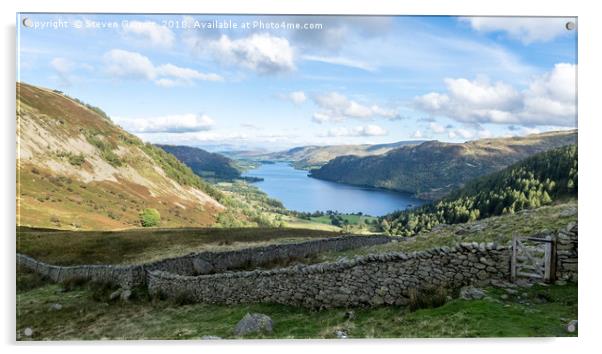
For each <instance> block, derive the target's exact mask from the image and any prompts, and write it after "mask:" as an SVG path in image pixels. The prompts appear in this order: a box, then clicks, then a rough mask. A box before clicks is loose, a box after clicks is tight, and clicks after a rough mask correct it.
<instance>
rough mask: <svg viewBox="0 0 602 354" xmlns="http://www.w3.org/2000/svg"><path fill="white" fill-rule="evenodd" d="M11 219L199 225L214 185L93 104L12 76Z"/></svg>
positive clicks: (48, 223)
mask: <svg viewBox="0 0 602 354" xmlns="http://www.w3.org/2000/svg"><path fill="white" fill-rule="evenodd" d="M17 138H18V141H17V144H18V149H17V154H18V155H17V208H18V210H17V225H25V226H37V227H49V228H61V229H121V228H131V227H139V226H140V216H139V214H140V212H141V211H143V210H144V209H146V208H152V209H156V210H158V211H159V213H160V215H161V222H160V225H161V226H164V227H180V226H205V225H212V224H214V223H215V220H216V218H217V216H218V215H219V214H220V213H222V212H223V211H224V206H223V205H222V203H220V200H221V198H222V197H223V195H222V193H221V192H219V191H218V190H216V189H215V188H213V187H212V186H211V185H209V184H208V183H206V182H205V181H203V180H202V179H201V178H199V177H198V176H197V175H195V174H194V173H193V172H192V170H190V169H189V168H188V167H186V166H185V165H183V164H182V163H180V162H179V161H178V160H177V159H176V158H175V157H174V156H173V155H171V154H168V153H166V152H165V151H163V150H161V149H159V148H157V147H155V146H153V145H150V144H145V143H143V142H142V141H141V140H140V139H138V138H137V137H135V136H133V135H131V134H129V133H127V132H126V131H124V130H123V129H121V128H120V127H118V126H116V125H114V124H113V123H112V122H111V121H110V119H108V117H107V116H106V114H104V112H102V111H101V110H100V109H98V108H95V107H93V106H91V105H89V104H84V103H82V102H80V101H78V100H75V99H72V98H70V97H68V96H66V95H63V94H62V93H60V92H56V91H51V90H48V89H44V88H39V87H35V86H31V85H28V84H24V83H17Z"/></svg>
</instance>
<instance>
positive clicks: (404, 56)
mask: <svg viewBox="0 0 602 354" xmlns="http://www.w3.org/2000/svg"><path fill="white" fill-rule="evenodd" d="M24 18H27V20H26V21H25V22H26V23H27V25H28V26H29V27H26V26H24V25H23V21H24ZM18 21H19V26H18V36H19V38H18V55H19V57H18V63H19V76H18V80H20V81H23V82H27V83H31V84H35V85H40V86H44V87H49V88H56V89H59V90H62V91H64V92H65V93H67V94H69V95H70V96H73V97H77V98H79V99H81V100H83V101H85V102H89V103H91V104H93V105H96V106H99V107H101V108H102V109H103V110H105V111H106V112H107V113H108V114H109V115H110V116H111V117H112V119H113V120H114V121H115V122H116V123H118V124H119V125H121V126H122V127H124V128H125V129H127V130H128V131H130V132H132V133H134V134H136V135H138V136H140V137H141V138H142V139H144V140H146V141H150V142H155V143H169V144H186V145H194V146H201V147H205V148H209V149H211V150H220V149H267V150H280V149H284V148H289V147H293V146H299V145H309V144H312V145H313V144H316V145H327V144H357V143H385V142H394V141H400V140H413V139H421V140H422V139H437V140H442V141H453V142H461V141H466V140H473V139H478V138H483V137H496V136H512V135H525V134H529V133H535V132H542V131H548V130H558V129H568V128H574V127H576V124H577V118H576V91H575V90H576V89H575V80H576V70H577V58H576V44H577V43H576V42H577V38H576V37H577V33H576V32H577V31H576V29H575V30H572V31H569V30H567V29H566V28H565V25H566V23H567V22H568V21H574V19H568V18H504V17H471V18H458V17H392V16H386V17H348V16H213V15H203V16H200V15H169V16H167V15H139V16H138V15H91V14H85V15H77V14H72V15H60V14H22V15H20V17H19V18H18ZM216 24H220V25H222V27H223V25H224V24H228V25H229V26H232V25H233V24H234V25H236V26H237V27H236V28H211V26H215V25H216ZM247 25H248V27H249V28H247ZM283 25H284V26H285V28H283ZM295 27H297V28H295Z"/></svg>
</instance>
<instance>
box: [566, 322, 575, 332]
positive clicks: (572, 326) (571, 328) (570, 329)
mask: <svg viewBox="0 0 602 354" xmlns="http://www.w3.org/2000/svg"><path fill="white" fill-rule="evenodd" d="M576 330H577V320H572V321H570V322H569V323H567V325H566V331H567V332H569V333H574V332H575V331H576Z"/></svg>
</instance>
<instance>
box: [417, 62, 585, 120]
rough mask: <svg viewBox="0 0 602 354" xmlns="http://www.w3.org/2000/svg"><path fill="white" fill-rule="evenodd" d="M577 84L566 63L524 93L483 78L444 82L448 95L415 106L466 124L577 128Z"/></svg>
mask: <svg viewBox="0 0 602 354" xmlns="http://www.w3.org/2000/svg"><path fill="white" fill-rule="evenodd" d="M575 83H576V65H573V64H565V63H560V64H556V65H555V66H554V69H553V70H552V71H550V72H548V73H545V74H543V75H540V76H537V77H535V78H534V79H533V80H532V81H531V83H530V85H529V86H528V88H527V89H525V90H523V91H518V90H517V89H515V88H514V87H512V86H511V85H508V84H506V83H503V82H495V83H491V82H489V81H488V80H486V79H483V78H479V79H477V80H474V81H471V80H467V79H464V78H460V79H445V86H446V88H447V92H445V93H439V92H431V93H428V94H425V95H422V96H418V97H416V98H415V99H414V106H415V107H416V108H418V109H420V110H422V111H425V112H428V113H430V114H434V115H439V116H446V117H449V118H452V119H455V120H457V121H460V122H463V123H471V124H479V123H495V124H518V125H530V126H533V125H557V126H574V125H575V123H576V88H575Z"/></svg>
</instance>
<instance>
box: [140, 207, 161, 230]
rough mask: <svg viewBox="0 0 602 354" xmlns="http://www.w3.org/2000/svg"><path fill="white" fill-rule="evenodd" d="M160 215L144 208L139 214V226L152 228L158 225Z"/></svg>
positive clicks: (152, 209) (155, 210)
mask: <svg viewBox="0 0 602 354" xmlns="http://www.w3.org/2000/svg"><path fill="white" fill-rule="evenodd" d="M160 221H161V214H159V211H158V210H157V209H154V208H146V209H144V210H142V211H141V212H140V224H141V225H142V226H143V227H152V226H157V225H159V222H160Z"/></svg>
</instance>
